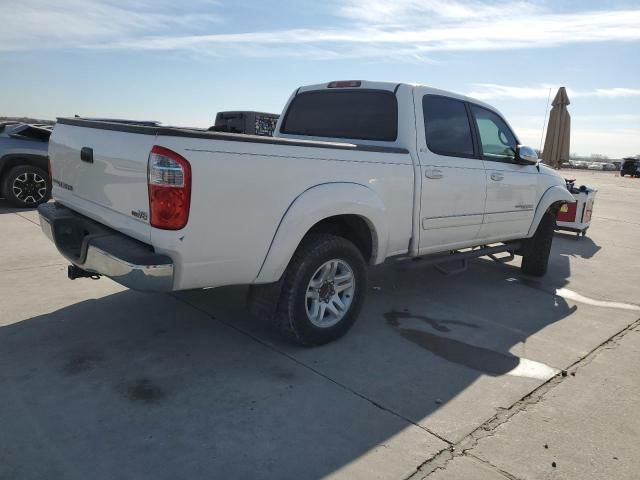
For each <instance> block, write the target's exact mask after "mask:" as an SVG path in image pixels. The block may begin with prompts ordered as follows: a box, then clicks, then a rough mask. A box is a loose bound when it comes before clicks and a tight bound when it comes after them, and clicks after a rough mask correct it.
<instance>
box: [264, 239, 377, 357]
mask: <svg viewBox="0 0 640 480" xmlns="http://www.w3.org/2000/svg"><path fill="white" fill-rule="evenodd" d="M366 282H367V276H366V265H365V261H364V259H363V258H362V254H361V253H360V251H359V250H358V249H357V248H356V246H355V245H354V244H353V243H351V242H350V241H348V240H346V239H344V238H342V237H338V236H335V235H329V234H318V235H313V236H310V237H308V238H307V239H305V240H304V241H303V242H302V244H301V245H300V246H299V247H298V250H297V251H296V253H295V254H294V256H293V258H292V259H291V262H290V263H289V266H288V268H287V271H286V272H285V277H284V283H283V286H282V293H281V296H280V300H279V302H278V308H277V312H276V321H277V326H278V328H279V330H280V331H281V332H282V333H283V334H284V335H285V336H287V337H288V338H290V339H292V340H294V341H295V342H297V343H299V344H301V345H305V346H312V345H322V344H325V343H328V342H331V341H333V340H336V339H338V338H340V337H341V336H343V335H344V334H345V333H347V331H348V330H349V329H350V328H351V327H352V326H353V324H354V323H355V321H356V319H357V317H358V313H359V312H360V309H361V307H362V303H363V301H364V296H365V292H366Z"/></svg>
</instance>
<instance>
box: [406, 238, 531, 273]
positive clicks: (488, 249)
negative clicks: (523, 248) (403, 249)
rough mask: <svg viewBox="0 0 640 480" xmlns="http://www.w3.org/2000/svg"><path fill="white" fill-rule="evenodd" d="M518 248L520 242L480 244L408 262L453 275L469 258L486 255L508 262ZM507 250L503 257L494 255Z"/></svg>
mask: <svg viewBox="0 0 640 480" xmlns="http://www.w3.org/2000/svg"><path fill="white" fill-rule="evenodd" d="M519 248H520V242H509V243H508V244H506V243H501V244H500V245H494V246H486V245H484V246H482V247H480V248H473V249H471V250H453V251H451V252H449V253H444V254H442V253H438V254H435V255H426V256H424V257H415V258H413V259H412V260H413V261H412V262H410V265H411V267H416V268H417V267H425V266H433V267H435V269H436V270H438V271H439V272H440V273H442V274H443V275H454V274H456V273H460V272H464V271H465V270H466V269H467V267H468V265H469V260H472V259H474V258H479V257H484V256H487V257H489V258H490V259H491V260H493V261H495V262H498V263H506V262H510V261H511V260H513V259H514V258H515V254H514V252H515V251H516V250H518V249H519ZM505 252H507V253H508V255H506V256H503V257H498V256H496V255H497V254H499V253H505ZM450 264H458V265H459V266H456V267H452V268H446V267H445V265H450Z"/></svg>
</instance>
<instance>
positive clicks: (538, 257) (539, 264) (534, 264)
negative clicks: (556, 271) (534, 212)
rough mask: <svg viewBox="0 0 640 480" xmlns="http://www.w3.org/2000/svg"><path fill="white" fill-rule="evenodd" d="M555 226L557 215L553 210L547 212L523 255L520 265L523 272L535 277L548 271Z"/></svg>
mask: <svg viewBox="0 0 640 480" xmlns="http://www.w3.org/2000/svg"><path fill="white" fill-rule="evenodd" d="M555 227H556V215H555V214H554V213H553V212H546V213H545V214H544V215H543V216H542V219H541V220H540V223H539V224H538V228H537V230H536V233H535V234H534V235H533V237H532V238H531V239H529V242H530V244H529V245H528V246H527V248H526V251H525V252H524V254H523V255H522V265H521V266H520V269H521V270H522V273H525V274H527V275H533V276H535V277H541V276H543V275H544V274H545V273H547V266H548V264H549V254H550V253H551V243H552V242H553V232H554V230H555Z"/></svg>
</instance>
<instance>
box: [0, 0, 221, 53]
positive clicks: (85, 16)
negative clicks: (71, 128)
mask: <svg viewBox="0 0 640 480" xmlns="http://www.w3.org/2000/svg"><path fill="white" fill-rule="evenodd" d="M212 4H214V2H211V1H206V0H200V1H196V2H191V6H190V10H189V12H188V13H184V12H181V11H180V9H179V8H175V7H173V6H172V5H171V3H170V2H169V0H156V1H153V0H129V1H127V2H126V4H122V2H115V1H113V0H58V1H53V2H52V1H49V0H23V1H20V2H14V3H13V5H12V6H11V7H9V6H8V5H5V6H3V7H2V9H0V25H2V28H0V51H16V50H18V51H19V50H31V49H43V48H77V47H83V46H92V47H97V46H99V45H101V44H106V45H108V44H110V43H112V42H113V41H114V40H116V39H118V38H123V37H129V38H142V37H144V36H145V35H150V34H154V33H156V34H157V33H160V32H163V31H172V32H180V33H185V32H188V31H192V30H193V29H197V28H200V27H203V26H205V25H210V24H213V23H215V22H217V21H218V20H219V17H218V16H217V15H215V14H212V13H211V12H210V11H209V10H210V6H211V5H212ZM199 9H202V10H199ZM205 9H206V10H207V11H205Z"/></svg>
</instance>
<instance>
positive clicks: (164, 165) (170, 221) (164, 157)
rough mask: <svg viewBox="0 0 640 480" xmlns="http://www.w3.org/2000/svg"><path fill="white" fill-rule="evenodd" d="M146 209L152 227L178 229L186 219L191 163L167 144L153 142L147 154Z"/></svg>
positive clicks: (183, 224)
mask: <svg viewBox="0 0 640 480" xmlns="http://www.w3.org/2000/svg"><path fill="white" fill-rule="evenodd" d="M148 184H149V212H150V223H151V226H152V227H156V228H161V229H163V230H180V229H181V228H184V226H185V225H186V224H187V220H189V203H190V201H191V165H189V162H188V161H187V160H186V159H185V158H184V157H182V156H181V155H178V154H177V153H176V152H174V151H171V150H169V149H168V148H164V147H159V146H158V145H155V146H154V147H153V148H152V149H151V153H150V154H149V170H148Z"/></svg>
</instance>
